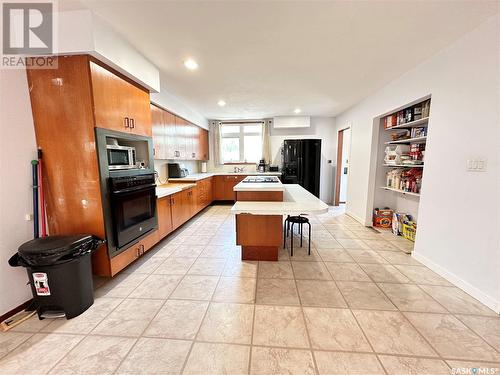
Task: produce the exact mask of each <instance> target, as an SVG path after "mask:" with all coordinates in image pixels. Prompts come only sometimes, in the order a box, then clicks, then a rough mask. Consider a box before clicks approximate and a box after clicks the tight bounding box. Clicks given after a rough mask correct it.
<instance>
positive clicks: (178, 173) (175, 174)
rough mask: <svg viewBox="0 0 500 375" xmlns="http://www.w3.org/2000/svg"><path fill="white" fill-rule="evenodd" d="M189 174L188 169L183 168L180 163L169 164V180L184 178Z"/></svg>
mask: <svg viewBox="0 0 500 375" xmlns="http://www.w3.org/2000/svg"><path fill="white" fill-rule="evenodd" d="M188 174H189V171H188V169H187V168H181V165H180V164H179V163H168V177H169V178H182V177H186V176H187V175H188Z"/></svg>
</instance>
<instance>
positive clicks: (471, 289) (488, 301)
mask: <svg viewBox="0 0 500 375" xmlns="http://www.w3.org/2000/svg"><path fill="white" fill-rule="evenodd" d="M412 257H413V258H415V259H416V260H418V261H419V262H420V263H422V264H423V265H425V266H426V267H428V268H430V269H431V270H432V271H434V272H436V273H437V274H438V275H440V276H442V277H444V278H445V279H446V280H448V281H449V282H450V283H452V284H453V285H455V286H456V287H458V288H460V289H462V290H463V291H464V292H466V293H467V294H469V295H471V296H472V297H474V298H475V299H477V300H478V301H479V302H481V303H482V304H484V305H486V306H488V307H489V308H490V309H492V310H493V311H495V312H496V313H498V314H500V301H496V300H495V299H494V298H492V297H491V296H489V295H487V294H485V293H483V292H482V291H480V290H479V289H477V288H476V287H475V286H473V285H471V284H469V283H468V282H467V281H464V280H462V279H461V278H460V277H458V276H457V275H455V274H454V273H452V272H449V271H448V270H446V269H444V268H443V267H441V266H440V265H438V264H436V263H434V262H433V261H432V260H430V259H428V258H426V257H425V256H423V255H421V254H419V253H415V252H413V253H412Z"/></svg>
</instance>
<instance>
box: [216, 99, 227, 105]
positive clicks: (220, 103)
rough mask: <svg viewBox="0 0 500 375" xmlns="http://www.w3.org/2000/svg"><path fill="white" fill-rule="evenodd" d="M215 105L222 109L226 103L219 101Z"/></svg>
mask: <svg viewBox="0 0 500 375" xmlns="http://www.w3.org/2000/svg"><path fill="white" fill-rule="evenodd" d="M217 104H218V106H219V107H224V106H225V105H226V102H225V101H224V100H219V101H218V102H217Z"/></svg>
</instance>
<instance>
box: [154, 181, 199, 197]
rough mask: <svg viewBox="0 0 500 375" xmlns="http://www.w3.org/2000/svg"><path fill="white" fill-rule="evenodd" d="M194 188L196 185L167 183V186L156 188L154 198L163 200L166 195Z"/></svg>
mask: <svg viewBox="0 0 500 375" xmlns="http://www.w3.org/2000/svg"><path fill="white" fill-rule="evenodd" d="M194 186H196V184H175V183H168V184H163V185H158V186H157V187H156V198H163V197H166V196H168V195H172V194H175V193H178V192H179V191H182V190H186V189H189V188H192V187H194Z"/></svg>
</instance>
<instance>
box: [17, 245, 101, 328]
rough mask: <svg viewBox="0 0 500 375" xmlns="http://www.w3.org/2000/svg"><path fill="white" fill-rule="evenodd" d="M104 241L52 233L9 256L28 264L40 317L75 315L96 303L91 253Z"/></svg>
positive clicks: (69, 316) (68, 316)
mask: <svg viewBox="0 0 500 375" xmlns="http://www.w3.org/2000/svg"><path fill="white" fill-rule="evenodd" d="M103 243H104V241H102V240H100V239H99V238H97V237H95V236H92V235H73V236H49V237H44V238H36V239H34V240H31V241H29V242H26V243H24V244H22V245H21V246H20V247H19V249H18V252H17V253H16V254H14V255H13V256H12V257H11V258H10V259H9V264H10V265H11V266H12V267H19V266H23V267H26V271H27V272H28V277H29V280H30V284H31V292H32V293H33V300H34V302H35V306H36V309H37V314H38V318H39V319H43V318H44V317H47V316H57V315H59V316H60V315H62V314H64V315H65V316H66V319H71V318H74V317H75V316H78V315H80V314H81V313H83V312H84V311H85V310H87V309H88V308H89V307H90V306H92V304H93V303H94V290H93V282H92V264H91V261H90V258H91V256H90V255H91V253H92V251H94V250H95V249H97V248H98V247H99V246H100V245H101V244H103Z"/></svg>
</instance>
